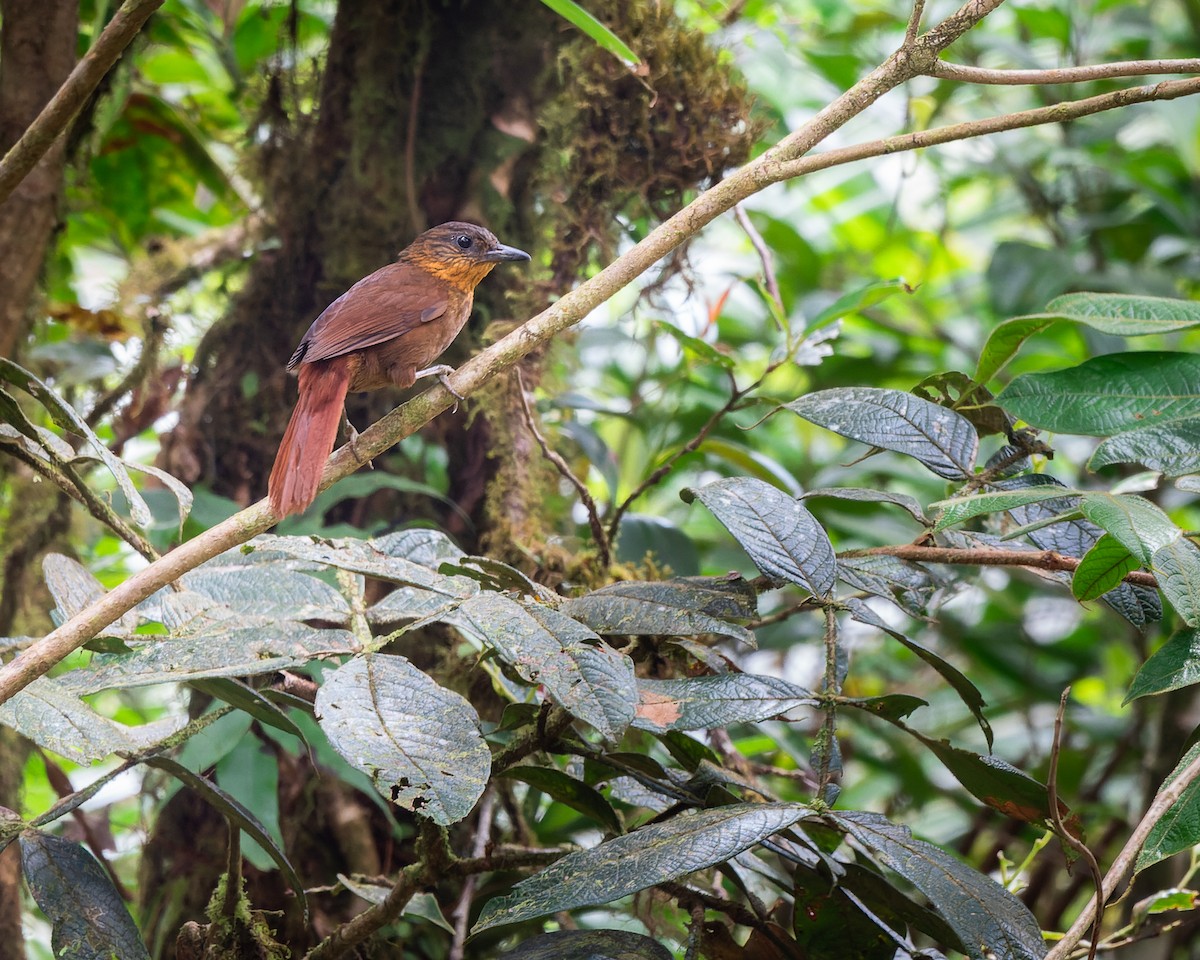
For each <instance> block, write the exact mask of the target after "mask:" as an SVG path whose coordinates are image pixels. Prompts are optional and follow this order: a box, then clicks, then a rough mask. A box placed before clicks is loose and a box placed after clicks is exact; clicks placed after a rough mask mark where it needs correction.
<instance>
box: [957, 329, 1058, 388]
mask: <svg viewBox="0 0 1200 960" xmlns="http://www.w3.org/2000/svg"><path fill="white" fill-rule="evenodd" d="M1062 319H1064V318H1063V317H1058V316H1048V315H1043V314H1035V315H1034V316H1031V317H1013V318H1012V319H1011V320H1005V321H1004V322H1003V323H1001V324H998V325H997V326H996V327H994V328H993V329H992V332H991V333H989V334H988V338H987V341H986V342H985V343H984V345H983V349H982V350H981V351H980V352H979V363H978V364H977V365H976V367H975V382H976V383H987V382H988V381H989V380H991V379H992V377H994V376H995V375H996V374H998V373H999V372H1000V371H1001V370H1003V369H1004V368H1005V367H1006V366H1007V365H1008V361H1009V360H1011V359H1012V358H1013V357H1015V356H1016V355H1017V351H1018V350H1019V349H1020V348H1021V344H1022V343H1024V342H1025V341H1026V340H1028V339H1029V338H1030V337H1032V336H1034V335H1035V334H1038V333H1041V332H1042V331H1043V330H1045V329H1047V328H1048V327H1052V326H1054V324H1056V323H1058V322H1059V321H1060V320H1062Z"/></svg>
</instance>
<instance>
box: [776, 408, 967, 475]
mask: <svg viewBox="0 0 1200 960" xmlns="http://www.w3.org/2000/svg"><path fill="white" fill-rule="evenodd" d="M784 406H785V407H787V409H789V410H791V411H792V412H793V413H795V414H798V415H799V416H801V417H803V418H804V419H805V420H809V421H811V422H812V423H815V424H817V425H819V426H822V427H825V428H826V429H827V430H832V431H833V432H834V433H837V434H840V435H841V436H843V437H848V438H849V439H851V440H858V441H860V442H862V443H866V444H869V445H871V446H873V447H880V448H882V449H884V450H892V451H895V452H896V453H902V454H905V455H906V456H910V457H913V458H914V459H916V460H919V461H920V462H921V463H923V464H925V466H927V467H928V468H929V469H930V470H932V471H933V472H934V473H936V474H937V475H938V476H939V477H945V478H946V479H947V480H962V479H964V478H966V477H970V476H971V474H972V472H973V470H974V468H975V455H976V453H977V452H978V450H979V437H978V435H977V434H976V433H975V428H974V427H972V426H971V424H970V423H969V422H968V421H967V420H966V419H965V418H964V417H963V416H961V415H960V414H958V413H955V412H954V411H953V410H950V409H947V408H946V407H943V406H939V405H938V404H936V403H931V402H930V401H928V400H922V399H921V398H920V397H914V396H913V395H912V394H911V393H905V392H903V391H902V390H880V389H877V388H874V387H842V388H838V389H835V390H819V391H817V392H816V393H810V394H808V395H807V396H804V397H801V398H800V399H798V400H793V401H792V402H791V403H786V404H784Z"/></svg>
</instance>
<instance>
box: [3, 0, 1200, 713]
mask: <svg viewBox="0 0 1200 960" xmlns="http://www.w3.org/2000/svg"><path fill="white" fill-rule="evenodd" d="M1000 3H1001V0H973V2H969V3H967V4H966V5H965V6H964V7H963V8H962V9H960V10H959V11H958V12H957V13H956V14H954V15H953V16H951V17H950V18H949V19H948V20H946V21H943V23H942V24H940V25H939V26H937V27H935V28H934V29H933V30H931V31H930V32H929V33H927V34H925V35H923V36H922V37H920V38H918V39H917V40H916V41H915V43H913V44H910V45H907V46H904V47H902V48H901V50H900V51H898V52H897V53H896V54H894V55H893V56H892V57H890V58H888V60H887V61H886V62H885V63H884V64H883V65H882V66H880V67H879V68H878V69H876V70H874V71H872V72H871V73H870V74H868V75H867V76H866V77H864V78H863V79H862V80H861V81H859V82H858V83H856V84H855V85H854V86H853V87H851V88H850V89H849V90H848V91H846V92H845V93H844V94H842V95H841V96H839V97H838V98H837V99H836V100H834V101H833V102H832V103H830V104H829V105H828V106H827V107H825V108H824V109H823V110H821V111H820V112H819V113H818V114H817V115H816V116H814V117H813V118H812V119H811V120H809V121H808V122H807V123H806V124H804V125H803V126H802V127H800V128H799V129H798V130H796V131H795V132H794V133H792V134H790V135H789V136H788V137H786V138H785V139H784V140H782V141H780V143H779V144H777V145H776V146H775V147H773V148H771V149H770V150H767V151H766V152H765V153H763V154H762V155H761V156H759V157H758V158H757V159H755V160H753V161H751V162H750V163H748V164H747V165H746V166H744V167H742V168H741V169H740V170H738V171H736V172H735V173H733V174H732V175H730V176H729V177H727V178H726V179H724V180H722V181H721V182H720V183H718V184H717V185H716V186H714V187H713V188H712V189H711V190H708V191H707V192H706V193H703V194H701V195H700V196H699V197H697V198H696V199H695V200H694V201H692V203H690V204H688V205H687V206H686V207H684V208H683V209H682V210H680V211H679V212H678V213H676V214H675V215H674V216H672V217H670V218H669V219H667V220H665V221H663V222H662V223H661V224H659V225H658V226H657V227H655V228H654V229H653V230H652V231H651V232H650V233H649V234H648V235H647V236H646V237H645V238H644V239H643V240H642V241H640V242H639V243H638V244H636V245H635V246H634V247H632V248H630V249H629V250H628V251H626V252H625V253H624V254H623V255H621V256H620V257H618V258H617V259H616V260H614V261H613V262H612V263H610V264H609V265H608V266H607V267H605V268H604V269H603V270H602V271H600V273H598V274H596V275H595V276H594V277H591V278H590V279H588V280H587V281H585V282H584V283H582V284H580V285H579V286H578V287H576V288H575V289H574V290H571V291H569V292H568V293H566V294H564V295H563V296H562V297H561V298H560V299H558V300H557V301H556V302H555V303H554V304H553V305H552V306H550V307H549V308H547V309H546V310H543V311H542V312H541V313H539V314H538V315H537V316H536V317H534V318H532V319H531V320H529V321H528V322H526V323H525V324H523V325H522V326H520V327H518V328H517V329H516V330H514V331H512V333H510V334H508V335H507V336H506V337H504V338H503V339H501V340H499V341H497V342H496V343H494V344H492V345H491V346H490V347H488V348H487V349H485V350H483V351H481V352H480V353H479V354H477V355H476V356H475V357H473V358H472V359H471V360H470V361H468V362H467V363H465V364H464V365H463V366H462V367H460V368H459V369H458V371H457V372H456V373H455V374H454V375H453V377H452V378H451V381H452V382H451V385H452V386H453V387H454V389H455V390H456V391H457V392H458V393H460V394H462V395H464V396H467V395H469V394H472V393H474V392H475V391H477V390H478V389H479V388H480V387H482V386H483V385H484V384H485V383H487V382H489V381H490V380H491V379H492V378H493V377H494V376H496V374H498V373H499V372H500V371H502V370H505V369H507V368H509V367H511V366H513V365H514V364H515V363H516V362H517V361H518V360H520V359H521V358H522V357H524V356H525V355H526V354H528V353H529V352H530V351H532V350H534V349H536V348H537V347H539V346H540V345H542V344H544V343H546V342H548V341H549V340H551V339H552V338H553V337H555V336H556V335H557V334H559V333H561V332H562V331H564V330H566V329H568V328H569V327H571V326H573V325H574V324H576V323H578V322H579V321H580V320H582V319H583V318H584V317H585V316H586V315H587V314H588V313H590V312H591V311H592V310H594V309H595V308H596V307H598V306H600V305H601V304H603V303H605V302H606V301H607V300H609V299H610V298H611V297H612V296H613V295H615V294H616V293H617V292H618V291H620V290H622V289H624V288H625V287H627V286H628V285H629V284H630V283H632V282H633V281H634V280H636V279H637V278H638V277H639V276H641V274H643V273H645V272H646V271H647V270H649V269H650V268H651V267H652V266H653V265H654V264H655V263H657V262H658V261H659V260H661V259H662V258H663V257H665V256H666V255H667V254H669V253H671V251H673V250H675V249H676V248H677V247H679V246H680V245H681V244H682V243H684V242H685V241H686V240H688V239H689V238H691V237H693V236H695V235H696V234H697V233H699V232H700V230H702V229H703V228H704V227H705V226H706V225H707V224H709V223H710V222H712V221H713V220H715V219H716V218H717V217H718V216H720V215H721V214H723V213H726V212H727V211H729V210H731V209H732V208H733V206H734V205H735V204H736V203H738V202H740V201H742V200H745V199H746V198H747V197H750V196H752V195H754V194H755V193H758V192H759V191H760V190H762V189H763V188H764V187H767V186H770V185H771V184H774V183H778V182H780V181H782V180H788V179H791V178H793V177H798V176H801V175H803V174H805V173H810V172H812V171H813V170H820V169H825V168H826V167H831V166H835V165H837V164H841V163H849V162H851V161H853V160H860V159H865V158H867V157H873V156H880V155H882V154H887V153H896V152H900V151H903V150H915V149H920V148H922V147H928V146H933V145H936V144H940V143H948V142H950V141H952V140H965V139H968V138H971V137H978V136H984V135H987V134H992V133H998V132H1000V131H1003V130H1014V129H1018V128H1021V127H1029V126H1036V125H1039V124H1047V123H1058V122H1061V121H1064V120H1072V119H1076V118H1077V117H1081V116H1087V115H1088V114H1091V113H1099V112H1101V111H1103V110H1112V109H1116V108H1118V107H1124V106H1129V105H1131V104H1134V103H1146V102H1149V101H1152V100H1173V99H1176V98H1179V97H1185V96H1190V95H1192V94H1196V93H1200V78H1197V79H1189V80H1173V81H1166V82H1164V83H1160V84H1156V85H1154V86H1147V87H1133V88H1130V89H1128V90H1120V91H1116V92H1114V93H1110V94H1104V95H1102V96H1099V97H1090V98H1088V99H1086V100H1079V101H1068V102H1064V103H1060V104H1056V105H1054V106H1052V107H1045V108H1041V109H1039V110H1027V111H1024V112H1022V113H1016V114H1010V115H1007V116H1000V117H991V118H989V119H987V120H980V121H973V122H970V123H963V124H955V125H953V126H950V127H942V128H939V129H937V130H927V131H922V132H920V133H914V134H908V135H906V136H899V137H891V138H889V139H886V140H879V141H874V142H873V143H868V144H860V145H858V146H855V147H849V148H846V149H843V150H832V151H829V152H827V153H823V154H821V155H819V156H816V157H811V158H805V157H803V155H804V154H805V153H807V152H808V150H810V149H812V147H813V146H815V145H816V144H817V143H820V142H821V141H822V140H824V139H825V138H826V137H827V136H828V135H829V134H830V133H832V132H833V131H835V130H837V129H839V128H840V127H842V126H843V125H845V123H846V122H848V121H849V120H850V119H852V118H853V117H855V116H857V115H858V114H859V113H861V112H862V111H863V110H866V109H867V108H868V107H869V106H870V105H871V104H873V103H874V102H875V101H876V100H878V99H879V98H880V97H881V96H883V95H884V94H885V93H887V92H888V91H889V90H892V89H894V88H895V87H897V86H899V85H900V84H901V83H903V82H905V81H906V80H909V79H911V78H912V77H914V76H917V75H918V74H920V73H922V72H928V71H929V70H931V69H933V64H934V63H935V62H936V58H937V56H938V55H939V54H940V53H941V51H942V50H943V49H945V47H946V46H948V45H949V44H950V43H951V42H953V40H954V39H955V38H957V36H960V35H961V34H962V33H963V32H965V31H966V30H967V29H969V28H970V27H971V26H973V25H974V24H975V23H978V22H979V20H981V19H982V18H983V17H985V16H986V15H987V14H988V13H990V12H991V11H992V10H994V9H995V8H996V7H997V6H999V5H1000ZM454 402H455V401H454V397H453V396H452V395H451V394H450V392H449V391H447V390H446V389H445V387H441V386H438V387H434V388H432V389H430V390H428V391H427V392H425V393H423V394H421V395H420V396H418V397H415V398H413V399H412V400H410V401H409V402H408V403H405V404H404V405H403V406H400V407H397V408H396V409H395V410H393V411H392V412H391V413H389V414H387V415H386V416H385V417H383V418H382V419H381V420H379V421H378V422H377V423H376V424H374V425H373V426H371V427H370V428H369V429H368V430H366V431H365V432H364V433H362V434H361V435H360V436H359V438H358V440H357V442H356V446H357V448H358V452H359V454H360V455H361V456H363V457H365V458H367V459H371V458H374V457H377V456H379V455H380V454H381V453H383V451H385V450H387V449H388V448H389V447H391V446H392V445H394V444H395V443H397V442H398V441H400V440H402V439H404V438H405V437H407V436H410V435H411V434H413V433H414V432H416V431H417V430H418V429H420V428H421V427H422V426H424V425H425V424H426V423H428V422H429V421H430V420H432V419H433V418H434V417H435V416H437V414H439V413H441V412H442V411H443V410H446V409H448V408H449V407H450V405H451V404H452V403H454ZM358 463H359V461H358V460H357V459H356V458H355V456H354V455H353V453H352V452H351V451H350V450H349V449H347V448H346V447H342V448H341V449H340V450H338V451H337V452H335V453H334V454H333V456H332V457H331V458H330V460H329V463H328V464H326V467H325V473H324V476H323V478H322V480H323V482H322V488H325V487H328V486H330V485H331V484H333V483H334V482H335V481H336V480H338V479H340V478H341V477H344V476H346V475H347V474H349V473H351V472H353V471H354V470H356V469H357V467H358ZM277 520H278V518H277V517H275V516H274V515H273V514H272V513H271V509H270V507H269V505H268V503H267V501H266V500H262V501H259V502H258V503H256V504H253V505H252V506H250V507H247V508H246V509H245V510H243V511H241V512H240V513H238V514H235V515H234V516H232V517H230V518H229V519H227V520H225V521H223V522H222V523H220V524H218V525H217V526H215V527H213V528H211V529H210V530H207V531H205V532H204V533H203V534H201V535H200V536H198V537H196V538H195V539H194V540H190V541H188V542H187V543H185V544H182V545H181V546H179V547H177V548H176V549H175V550H173V551H171V552H170V553H168V554H167V555H166V556H164V557H162V558H161V559H160V560H158V561H156V562H154V563H152V564H150V565H149V566H148V567H146V568H145V569H143V570H141V571H139V572H138V573H137V574H135V575H134V576H132V577H130V578H129V579H128V580H126V581H125V582H124V583H122V584H120V585H119V586H117V587H115V588H114V589H113V590H112V591H110V592H109V593H107V594H105V596H103V597H101V598H100V599H99V600H97V601H96V602H95V603H93V604H91V605H90V606H89V607H87V608H86V609H84V610H82V611H80V612H79V613H78V614H76V615H75V616H74V617H72V618H71V619H70V620H68V621H67V622H66V623H64V624H62V625H61V626H60V627H58V628H57V629H56V630H54V631H53V632H52V633H49V634H47V635H46V636H45V637H43V638H42V639H41V640H39V641H38V642H37V643H35V644H33V645H31V646H30V647H28V648H27V649H26V650H24V651H23V652H22V653H21V654H20V655H19V656H18V657H17V658H16V659H15V660H13V661H12V662H10V663H7V664H4V665H3V666H2V667H0V703H3V702H5V701H6V700H8V699H9V698H10V697H12V696H13V694H15V693H16V692H17V691H19V690H21V689H23V688H24V687H26V686H28V685H29V684H30V683H31V682H32V681H33V680H35V679H36V678H37V677H39V676H41V675H42V674H44V673H45V672H46V671H48V670H49V669H50V668H51V667H52V666H54V665H55V664H56V663H58V662H59V661H60V660H61V659H62V658H63V657H65V656H66V655H67V654H69V653H70V652H71V651H73V650H75V649H76V648H77V647H79V646H81V645H82V644H84V643H86V642H87V641H88V640H90V639H91V638H92V637H94V636H95V635H96V634H97V633H98V632H99V631H100V630H102V629H104V627H106V626H108V625H109V624H110V623H112V622H114V621H115V620H117V619H118V618H119V617H120V616H121V615H123V614H124V613H126V612H127V611H129V610H131V609H132V608H133V607H134V606H136V605H137V604H138V603H140V602H141V601H142V600H144V599H146V597H148V596H150V595H151V594H152V593H154V592H155V591H156V590H158V589H161V588H162V587H164V586H166V585H167V584H168V583H170V582H172V581H173V580H176V579H178V578H179V577H180V576H181V575H183V574H184V573H186V572H187V571H189V570H191V569H193V568H195V567H196V566H198V565H199V564H201V563H203V562H204V561H206V560H209V559H211V558H212V557H215V556H216V555H217V554H219V553H221V552H222V551H224V550H227V549H229V548H231V547H235V546H237V545H239V544H241V543H245V542H246V541H247V540H249V539H251V538H252V537H254V536H256V535H257V534H260V533H263V532H265V531H266V530H268V529H269V528H270V527H271V526H273V525H274V524H275V523H276V522H277Z"/></svg>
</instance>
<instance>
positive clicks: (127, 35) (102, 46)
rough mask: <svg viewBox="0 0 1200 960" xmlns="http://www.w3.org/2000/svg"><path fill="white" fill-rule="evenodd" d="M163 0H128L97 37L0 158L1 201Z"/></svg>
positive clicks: (66, 124)
mask: <svg viewBox="0 0 1200 960" xmlns="http://www.w3.org/2000/svg"><path fill="white" fill-rule="evenodd" d="M162 4H163V0H125V3H123V4H122V5H121V9H120V10H118V11H117V13H116V16H114V17H113V18H112V20H110V21H109V23H108V26H106V27H105V28H104V30H103V31H102V32H101V33H100V36H99V37H97V38H96V42H95V43H94V44H92V48H91V49H90V50H89V51H88V52H87V53H85V54H84V56H83V59H82V60H80V61H79V62H78V63H77V64H75V69H74V70H72V71H71V75H70V76H69V77H67V80H66V83H64V84H63V85H62V87H61V88H59V91H58V93H56V94H55V95H54V96H53V97H52V98H51V99H50V102H49V103H48V104H46V106H45V107H44V108H42V112H41V113H39V114H38V117H37V119H36V120H34V121H33V123H31V124H30V125H29V128H28V129H27V130H26V131H25V132H24V133H23V134H22V135H21V139H20V140H18V141H17V142H16V144H15V145H14V146H13V148H12V149H11V150H9V151H8V153H6V154H5V155H4V159H3V160H0V203H3V202H4V201H5V200H7V199H8V197H9V195H10V194H11V193H12V192H13V190H15V189H16V188H17V184H19V183H20V182H21V181H22V180H24V179H25V177H26V175H27V174H28V173H29V171H31V170H32V169H33V168H34V167H36V166H37V162H38V161H39V160H40V159H41V158H42V156H43V155H44V154H45V152H46V151H47V150H49V149H50V145H51V144H52V143H54V141H55V140H57V139H58V137H59V135H60V134H62V132H63V131H64V130H66V129H67V127H68V126H69V125H70V123H71V121H72V120H74V119H75V117H76V116H77V115H78V113H79V111H80V110H82V109H83V105H84V104H85V103H87V100H88V97H90V96H91V95H92V94H93V93H94V92H95V91H96V87H98V86H99V85H100V81H101V80H103V79H104V75H105V74H106V73H108V71H109V70H111V69H112V66H113V64H114V63H116V62H117V60H118V59H120V57H121V54H122V53H123V52H124V50H125V48H126V47H127V46H129V44H130V43H131V42H132V41H133V38H134V37H136V36H137V35H138V31H139V30H141V29H142V26H143V24H145V22H146V21H147V20H148V19H150V14H152V13H153V12H154V11H155V10H157V9H158V8H159V7H161V6H162Z"/></svg>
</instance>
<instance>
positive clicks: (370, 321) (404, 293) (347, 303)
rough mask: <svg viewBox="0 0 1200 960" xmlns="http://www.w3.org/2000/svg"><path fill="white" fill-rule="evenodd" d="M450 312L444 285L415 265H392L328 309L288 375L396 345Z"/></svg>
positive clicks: (308, 335)
mask: <svg viewBox="0 0 1200 960" xmlns="http://www.w3.org/2000/svg"><path fill="white" fill-rule="evenodd" d="M449 306H450V295H449V289H448V288H447V286H446V284H445V283H443V282H442V281H441V280H439V279H437V278H436V277H431V276H430V275H429V274H428V273H426V272H425V271H424V270H422V269H421V268H420V267H418V266H416V265H415V264H411V263H390V264H388V265H387V266H386V267H382V268H381V269H379V270H376V271H375V272H374V273H372V274H371V275H370V276H368V277H364V278H363V279H362V280H359V281H358V283H356V284H355V285H354V286H352V287H351V288H350V289H349V290H347V291H346V292H345V293H343V294H342V295H341V296H340V297H338V298H337V299H336V300H334V301H333V303H331V304H330V305H329V306H328V307H326V308H325V312H324V313H322V314H321V315H320V316H319V317H317V319H316V320H315V321H314V322H313V325H312V326H311V327H309V328H308V333H306V334H305V335H304V339H303V340H301V341H300V346H298V347H297V348H296V352H295V353H294V354H292V359H291V360H289V361H288V369H289V370H291V369H292V368H293V367H295V366H297V365H298V364H300V363H312V362H313V361H316V360H328V359H329V358H330V357H340V356H342V355H343V354H346V353H352V352H354V351H355V350H362V349H364V348H366V347H373V346H375V345H376V344H379V343H383V342H385V341H387V340H393V339H395V338H396V337H400V336H403V335H404V334H406V333H408V332H409V331H410V330H415V329H416V328H417V327H420V326H421V325H422V324H425V323H429V322H430V321H432V320H436V319H438V317H440V316H442V315H443V314H444V313H445V312H446V310H447V309H448V308H449Z"/></svg>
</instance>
